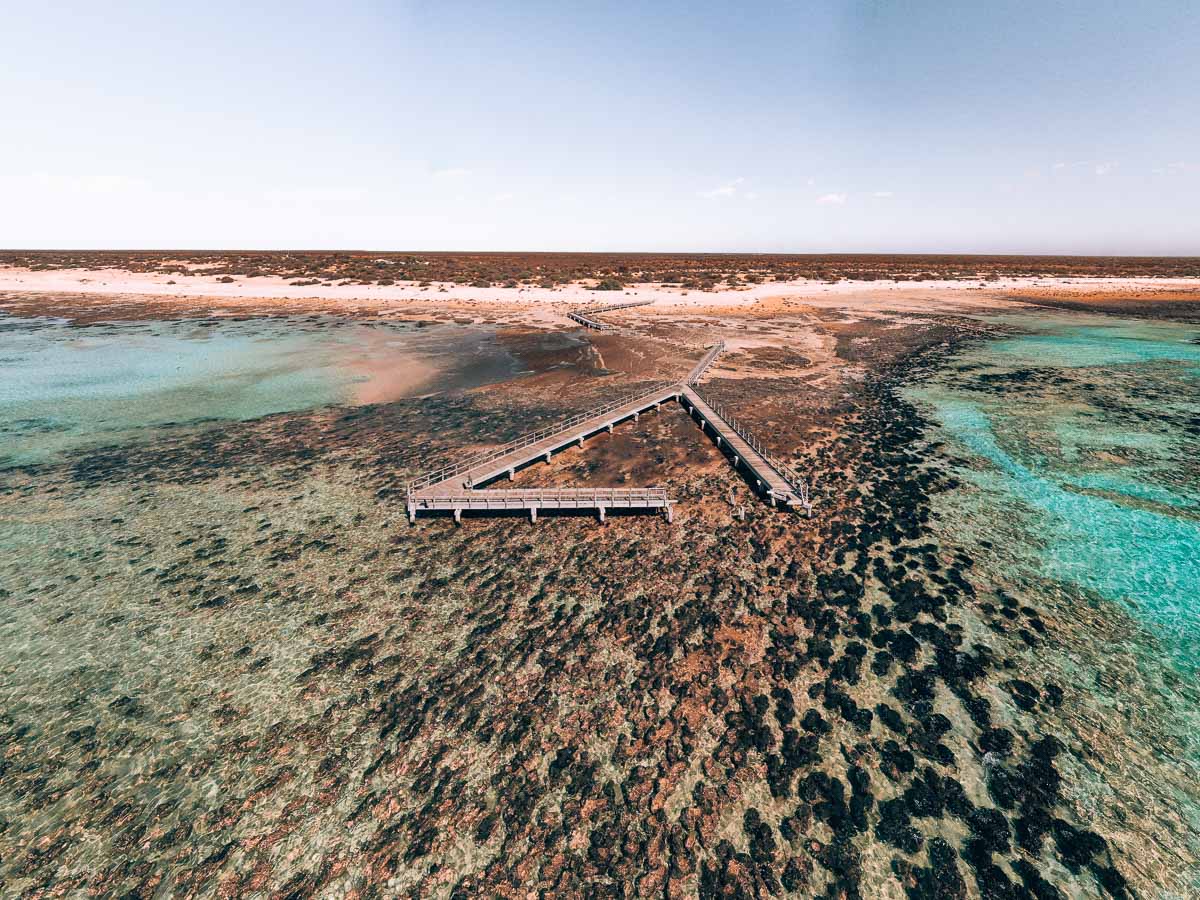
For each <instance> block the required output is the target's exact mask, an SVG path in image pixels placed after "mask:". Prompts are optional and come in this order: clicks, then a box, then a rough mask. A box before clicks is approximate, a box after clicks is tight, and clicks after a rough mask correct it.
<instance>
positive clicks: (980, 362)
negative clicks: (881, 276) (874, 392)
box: [912, 320, 1200, 670]
mask: <svg viewBox="0 0 1200 900" xmlns="http://www.w3.org/2000/svg"><path fill="white" fill-rule="evenodd" d="M1023 324H1025V325H1026V326H1028V325H1029V324H1030V322H1029V321H1025V322H1024V323H1023ZM1038 324H1039V325H1040V327H1039V329H1038V331H1037V332H1035V333H1031V334H1028V335H1023V336H1020V337H1015V338H1012V339H1008V340H1003V341H998V342H994V343H992V344H990V345H985V346H981V347H978V348H976V349H974V350H972V351H971V352H970V353H968V354H967V355H966V356H965V357H964V358H963V359H962V360H960V364H959V372H960V374H959V375H957V376H953V377H949V378H946V379H942V380H939V381H937V382H935V383H934V384H931V385H929V386H928V387H923V388H922V389H920V390H915V391H913V393H912V396H913V398H914V399H916V400H918V401H920V402H922V403H924V404H927V406H928V407H929V408H931V409H932V411H933V414H934V417H935V419H936V420H937V421H938V422H939V423H940V425H941V428H942V430H943V433H944V436H945V437H947V438H948V439H949V443H950V445H951V446H952V447H953V448H955V449H957V450H958V451H959V452H960V453H964V454H965V456H966V460H967V463H968V464H967V465H966V466H964V467H963V468H962V471H961V473H960V474H961V475H962V476H963V477H964V478H965V479H966V480H967V481H968V482H969V483H970V484H972V485H973V486H974V488H976V489H978V494H977V496H976V498H975V501H974V503H973V511H974V514H975V515H977V516H978V517H979V519H980V520H981V521H986V520H988V519H997V518H1003V517H1012V516H1016V517H1018V518H1019V520H1020V521H1021V533H1022V534H1023V535H1024V543H1025V544H1026V546H1025V547H1024V548H1020V549H1023V550H1024V551H1025V553H1024V554H1021V555H1022V556H1023V558H1026V559H1030V560H1032V561H1033V562H1032V564H1033V565H1034V566H1036V567H1037V569H1038V570H1039V574H1040V575H1041V576H1042V577H1044V578H1047V579H1052V580H1057V581H1060V582H1068V583H1071V584H1073V585H1075V586H1077V587H1079V588H1081V589H1083V590H1085V591H1088V592H1091V593H1093V594H1095V595H1099V596H1100V597H1103V598H1107V599H1109V600H1112V601H1116V602H1119V603H1121V604H1124V605H1125V606H1126V607H1127V608H1128V609H1129V610H1130V611H1131V612H1132V613H1133V615H1134V617H1135V618H1136V619H1137V620H1138V621H1140V622H1142V623H1143V624H1144V625H1145V626H1146V627H1147V628H1149V629H1150V630H1151V631H1152V632H1153V633H1155V634H1156V635H1157V636H1158V637H1159V638H1160V639H1161V640H1162V642H1163V646H1164V647H1166V648H1168V652H1169V653H1170V654H1171V655H1172V657H1173V659H1174V660H1175V662H1177V663H1178V664H1179V665H1180V666H1182V667H1183V668H1185V669H1186V670H1194V669H1196V668H1197V667H1200V602H1198V600H1200V485H1198V484H1197V480H1196V479H1197V474H1198V473H1197V468H1196V463H1195V460H1196V459H1197V458H1198V457H1200V439H1198V437H1197V429H1196V427H1195V426H1196V423H1198V422H1200V346H1197V345H1196V344H1195V343H1192V341H1193V340H1194V339H1195V337H1196V334H1195V330H1194V329H1192V328H1188V327H1185V326H1172V325H1160V324H1152V325H1147V324H1145V323H1141V322H1111V321H1109V322H1106V323H1105V324H1103V325H1097V324H1092V323H1090V322H1089V323H1086V324H1081V325H1074V326H1072V325H1068V324H1063V323H1061V322H1057V321H1054V320H1049V321H1046V322H1042V323H1038ZM1031 367H1032V369H1031ZM1031 370H1032V371H1034V372H1036V373H1038V377H1035V378H1033V379H1030V380H1015V381H1003V380H1002V379H1000V378H998V377H997V376H1003V375H1005V374H1011V373H1013V372H1018V371H1026V372H1028V371H1031ZM1042 378H1045V379H1051V380H1052V385H1051V382H1050V381H1049V380H1047V381H1043V382H1041V384H1039V379H1042ZM982 382H986V383H987V384H988V389H987V390H981V388H980V384H981V383H982ZM1042 384H1045V385H1047V386H1045V387H1042V386H1041V385H1042ZM1009 534H1010V535H1011V532H1009Z"/></svg>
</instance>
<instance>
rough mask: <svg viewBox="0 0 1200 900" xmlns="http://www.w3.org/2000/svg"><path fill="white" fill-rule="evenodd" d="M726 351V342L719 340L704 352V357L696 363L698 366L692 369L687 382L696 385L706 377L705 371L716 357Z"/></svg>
mask: <svg viewBox="0 0 1200 900" xmlns="http://www.w3.org/2000/svg"><path fill="white" fill-rule="evenodd" d="M724 352H725V342H724V341H717V342H716V343H715V344H713V346H712V347H711V348H710V349H709V351H708V352H707V353H705V354H704V358H703V359H702V360H700V362H698V363H696V368H694V369H692V374H691V375H689V376H688V379H687V383H688V384H689V385H691V386H692V387H695V386H696V382H697V381H699V380H700V379H701V378H703V377H704V373H705V372H707V371H708V368H709V366H711V365H712V364H713V362H715V361H716V358H717V357H718V356H720V355H721V354H722V353H724Z"/></svg>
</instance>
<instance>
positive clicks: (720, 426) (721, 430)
mask: <svg viewBox="0 0 1200 900" xmlns="http://www.w3.org/2000/svg"><path fill="white" fill-rule="evenodd" d="M679 402H680V403H682V404H683V405H684V406H685V407H686V408H687V409H688V411H689V412H691V413H692V414H693V415H695V416H699V417H700V422H701V427H705V426H707V427H708V428H709V429H710V430H711V431H712V432H713V434H714V440H715V441H716V443H717V447H718V449H725V448H728V450H729V452H730V453H731V454H732V455H733V465H734V468H737V467H738V466H745V468H746V469H747V470H749V472H750V474H751V476H752V478H753V480H754V482H755V485H756V486H757V488H758V490H759V493H761V494H763V495H764V496H765V497H767V498H768V499H769V500H770V501H771V505H772V506H774V505H775V504H777V503H778V504H782V505H784V506H797V505H799V504H800V502H801V501H800V495H799V494H798V493H797V489H796V488H795V487H794V486H793V484H792V481H793V480H795V476H794V475H793V476H792V478H791V479H789V478H788V477H787V476H786V475H785V474H784V472H785V471H786V469H785V468H784V466H783V465H782V464H781V463H778V462H776V461H775V460H773V459H772V458H771V457H770V456H768V455H767V453H766V451H765V450H764V449H763V448H762V446H761V445H760V444H759V443H758V441H757V440H755V439H754V437H752V436H751V435H750V433H749V432H748V431H746V430H744V429H743V428H742V427H741V426H740V425H738V424H737V423H736V422H735V421H731V419H730V418H727V417H726V416H724V415H722V414H721V413H719V412H717V409H716V408H714V404H710V403H709V402H708V401H707V400H705V399H704V398H703V397H702V396H700V393H699V392H698V391H696V389H695V388H694V387H692V386H691V385H687V386H685V387H684V388H683V390H682V391H681V392H680V398H679Z"/></svg>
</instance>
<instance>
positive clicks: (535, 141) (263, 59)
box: [0, 0, 1200, 254]
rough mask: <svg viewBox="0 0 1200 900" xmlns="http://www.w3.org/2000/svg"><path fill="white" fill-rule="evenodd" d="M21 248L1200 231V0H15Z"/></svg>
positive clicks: (13, 119) (1169, 249)
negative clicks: (200, 0)
mask: <svg viewBox="0 0 1200 900" xmlns="http://www.w3.org/2000/svg"><path fill="white" fill-rule="evenodd" d="M0 60H2V62H0V99H2V100H3V112H2V114H0V116H2V118H0V122H3V126H2V129H3V130H2V132H0V136H2V138H3V139H2V140H0V201H2V203H3V207H4V214H3V215H0V246H4V247H114V248H121V247H147V248H150V247H172V248H173V247H188V248H207V247H219V248H230V247H258V248H335V247H341V248H370V249H514V250H524V249H528V250H679V251H687V250H711V251H720V250H730V251H770V252H824V251H874V250H878V251H917V252H919V251H945V252H1035V253H1133V254H1138V253H1148V254H1157V253H1178V254H1200V227H1198V226H1200V101H1198V99H1197V98H1198V96H1200V4H1197V3H1195V2H1185V0H1145V2H1139V3H1134V2H1127V3H1114V2H1106V0H1089V2H1075V0H1068V2H1057V3H1055V2H1044V0H1039V2H1028V3H1013V2H1006V0H997V2H990V3H986V4H984V3H978V4H977V3H956V4H949V3H947V4H941V3H932V2H918V0H909V2H903V0H897V2H857V3H854V2H813V3H791V4H774V3H744V4H732V3H731V4H708V3H680V2H665V3H657V4H655V3H648V4H635V3H628V4H624V3H611V4H572V3H562V2H545V3H542V2H524V3H516V2H513V3H507V4H500V3H493V4H482V3H459V2H454V0H444V2H437V3H391V4H389V3H382V2H375V3H355V2H347V3H344V4H341V5H340V6H339V5H335V4H330V3H306V2H300V3H292V4H286V5H284V4H280V5H272V4H264V5H262V6H260V7H259V8H257V9H252V8H250V7H249V5H246V4H242V3H226V2H214V3H208V4H192V5H186V6H185V5H183V4H167V3H148V2H147V3H140V2H119V0H118V2H114V3H110V4H106V5H100V4H95V3H86V4H85V3H74V4H72V3H55V2H49V3H25V4H20V5H17V4H10V5H9V7H8V8H7V9H6V10H5V14H4V18H3V25H2V27H0Z"/></svg>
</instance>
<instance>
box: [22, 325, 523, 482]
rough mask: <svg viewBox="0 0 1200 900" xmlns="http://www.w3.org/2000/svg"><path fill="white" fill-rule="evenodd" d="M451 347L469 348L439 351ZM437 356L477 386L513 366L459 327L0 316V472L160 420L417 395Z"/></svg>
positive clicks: (240, 415) (490, 343)
mask: <svg viewBox="0 0 1200 900" xmlns="http://www.w3.org/2000/svg"><path fill="white" fill-rule="evenodd" d="M448 344H458V345H464V346H467V347H468V348H469V351H470V352H467V353H458V354H442V353H439V352H438V351H440V350H442V349H444V345H448ZM458 349H459V350H462V347H458ZM476 357H478V358H481V359H482V363H481V362H480V361H479V359H476ZM437 358H449V359H465V360H468V361H469V362H470V365H471V367H472V368H471V380H474V381H489V380H494V378H496V377H501V376H507V375H508V374H510V373H511V372H512V371H513V369H514V368H515V362H514V361H513V359H512V358H511V356H509V354H507V353H506V352H505V351H504V350H503V349H502V348H500V347H498V346H496V345H495V341H494V339H493V336H492V335H490V334H481V333H475V332H474V331H472V330H471V329H466V328H462V327H457V326H437V327H432V328H417V327H415V326H414V325H412V324H409V323H386V324H375V325H372V326H368V325H365V324H360V323H353V322H344V321H343V322H339V321H335V320H328V319H323V320H322V321H320V322H316V321H314V320H311V319H295V318H258V319H252V320H248V321H237V320H193V321H187V320H184V321H154V322H128V323H113V324H106V325H98V326H91V327H86V328H78V327H71V326H70V325H69V324H67V323H65V322H62V321H57V320H52V319H36V320H35V319H17V318H0V372H3V377H2V378H0V467H5V466H15V465H29V464H35V463H41V462H45V461H48V460H51V459H54V458H56V457H58V456H60V455H61V454H63V453H64V452H68V451H72V450H75V449H79V448H83V447H88V446H96V445H104V444H115V443H123V442H126V441H130V440H136V439H139V438H143V437H144V438H153V437H154V435H155V434H156V430H157V429H161V428H163V427H166V426H170V425H194V424H196V423H201V422H207V421H220V420H225V421H228V420H243V419H253V418H257V417H260V416H265V415H270V414H272V413H280V412H289V411H295V410H302V409H310V408H315V407H320V406H326V405H331V404H348V403H356V402H373V401H378V400H388V399H395V398H396V397H399V396H406V395H410V394H412V393H417V392H420V390H421V389H422V387H423V386H426V385H427V384H428V382H429V381H430V378H431V376H432V375H433V374H435V369H436V364H435V363H431V362H430V359H437ZM472 360H473V361H472ZM438 374H446V373H438ZM454 384H455V381H454V378H453V377H447V378H443V379H442V382H441V385H442V386H443V387H444V386H446V385H451V386H453V385H454Z"/></svg>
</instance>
